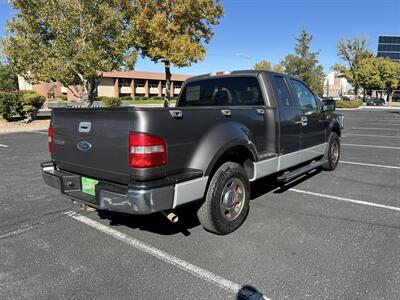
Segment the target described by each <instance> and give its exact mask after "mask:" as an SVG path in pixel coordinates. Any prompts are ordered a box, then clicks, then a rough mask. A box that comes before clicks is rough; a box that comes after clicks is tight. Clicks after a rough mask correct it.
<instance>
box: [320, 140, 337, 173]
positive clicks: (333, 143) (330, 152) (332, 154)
mask: <svg viewBox="0 0 400 300" xmlns="http://www.w3.org/2000/svg"><path fill="white" fill-rule="evenodd" d="M323 159H326V160H327V162H326V163H325V164H323V165H322V170H325V171H333V170H335V169H336V167H337V165H338V163H339V160H340V139H339V136H338V135H337V133H336V132H332V133H331V135H330V136H329V142H328V145H327V147H326V149H325V154H324V157H323Z"/></svg>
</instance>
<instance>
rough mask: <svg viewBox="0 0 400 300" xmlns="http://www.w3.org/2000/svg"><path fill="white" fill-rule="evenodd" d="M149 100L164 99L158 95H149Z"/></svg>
mask: <svg viewBox="0 0 400 300" xmlns="http://www.w3.org/2000/svg"><path fill="white" fill-rule="evenodd" d="M150 100H164V98H163V97H159V96H155V97H151V99H150Z"/></svg>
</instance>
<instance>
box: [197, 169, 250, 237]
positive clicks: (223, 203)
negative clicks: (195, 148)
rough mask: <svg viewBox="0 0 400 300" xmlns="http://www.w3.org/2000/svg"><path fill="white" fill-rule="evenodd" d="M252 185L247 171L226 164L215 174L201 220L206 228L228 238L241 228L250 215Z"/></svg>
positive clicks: (199, 215) (200, 216)
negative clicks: (229, 234) (228, 235)
mask: <svg viewBox="0 0 400 300" xmlns="http://www.w3.org/2000/svg"><path fill="white" fill-rule="evenodd" d="M249 202H250V183H249V179H248V178H247V174H246V172H245V170H244V168H243V167H242V166H241V165H239V164H237V163H234V162H226V163H224V164H223V165H222V166H221V167H219V168H218V170H217V171H216V172H215V174H214V176H213V177H212V178H211V181H210V184H209V186H208V190H207V194H206V198H205V201H204V203H203V205H202V206H201V207H200V209H199V210H198V211H197V216H198V218H199V220H200V223H201V224H202V225H203V227H204V228H205V229H206V230H208V231H211V232H214V233H217V234H221V235H223V234H228V233H231V232H233V231H235V230H236V229H238V228H239V227H240V225H242V224H243V222H244V220H245V219H246V217H247V214H248V212H249Z"/></svg>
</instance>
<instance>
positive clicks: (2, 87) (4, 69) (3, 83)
mask: <svg viewBox="0 0 400 300" xmlns="http://www.w3.org/2000/svg"><path fill="white" fill-rule="evenodd" d="M16 89H18V76H17V75H16V74H15V72H14V68H13V67H12V65H11V64H10V63H1V62H0V91H10V90H16Z"/></svg>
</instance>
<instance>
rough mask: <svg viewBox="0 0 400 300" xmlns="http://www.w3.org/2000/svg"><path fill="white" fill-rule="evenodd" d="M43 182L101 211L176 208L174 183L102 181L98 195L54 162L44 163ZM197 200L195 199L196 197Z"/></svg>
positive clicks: (143, 211)
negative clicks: (86, 190)
mask: <svg viewBox="0 0 400 300" xmlns="http://www.w3.org/2000/svg"><path fill="white" fill-rule="evenodd" d="M41 167H42V176H43V180H44V182H45V183H46V184H47V185H49V186H51V187H53V188H55V189H57V190H59V191H60V192H61V193H62V194H64V195H65V196H67V197H68V198H70V199H71V200H74V201H77V202H80V203H84V204H87V205H88V206H91V207H95V208H97V209H101V210H109V211H117V212H124V213H130V214H150V213H153V212H158V211H163V210H169V209H172V208H174V206H175V201H174V189H175V187H174V185H168V186H163V187H157V188H152V189H133V188H129V187H127V186H122V185H118V184H114V183H110V182H105V181H101V180H99V183H98V184H97V185H96V187H95V190H96V195H95V196H92V195H88V194H85V193H83V192H82V186H81V179H82V176H81V175H78V174H74V173H70V172H66V171H63V170H57V169H56V168H55V167H54V164H53V162H45V163H42V164H41ZM193 200H194V199H193Z"/></svg>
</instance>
